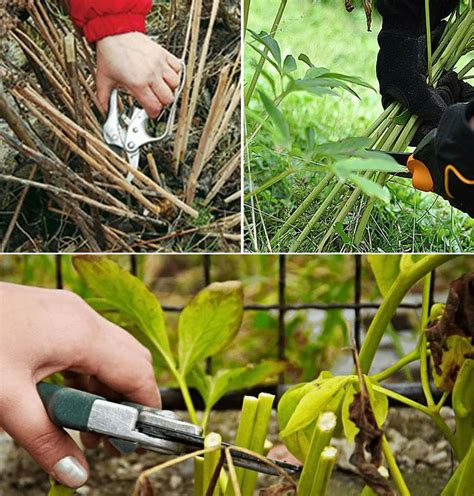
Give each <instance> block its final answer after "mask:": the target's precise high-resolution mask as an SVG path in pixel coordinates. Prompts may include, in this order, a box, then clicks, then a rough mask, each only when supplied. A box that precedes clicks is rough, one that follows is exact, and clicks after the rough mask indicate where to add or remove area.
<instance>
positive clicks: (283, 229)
mask: <svg viewBox="0 0 474 496" xmlns="http://www.w3.org/2000/svg"><path fill="white" fill-rule="evenodd" d="M333 177H334V175H333V174H326V175H325V176H324V178H323V179H322V180H321V181H320V182H319V184H318V185H317V186H316V188H314V189H313V191H312V192H311V193H310V194H309V195H308V196H307V197H306V198H305V199H304V200H303V201H302V202H301V204H300V206H299V207H298V208H297V209H296V210H295V211H294V212H293V213H292V214H291V215H290V217H288V220H286V221H285V223H284V224H283V226H281V227H280V229H279V230H278V231H277V233H276V234H275V236H274V237H273V239H272V241H271V242H272V245H273V243H275V242H276V241H278V240H279V239H280V238H281V237H282V236H283V235H284V234H286V233H287V232H288V230H289V229H290V228H291V227H292V225H293V224H294V223H295V222H296V221H297V220H298V219H299V218H300V217H301V215H302V214H303V212H304V211H305V210H306V209H307V208H308V207H309V206H310V205H311V203H313V201H314V200H315V199H316V198H317V197H318V196H319V194H320V193H321V192H322V191H323V189H324V188H325V187H326V186H327V185H328V184H329V181H331V179H332V178H333Z"/></svg>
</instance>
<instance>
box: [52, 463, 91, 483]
mask: <svg viewBox="0 0 474 496" xmlns="http://www.w3.org/2000/svg"><path fill="white" fill-rule="evenodd" d="M53 477H54V478H55V479H56V480H57V481H58V482H60V483H61V484H63V485H65V486H68V487H73V488H76V487H80V486H82V485H84V484H85V483H86V482H87V478H88V474H87V470H86V469H85V468H84V467H83V466H82V465H81V464H80V463H79V461H78V460H77V458H74V457H73V456H66V457H64V458H62V459H61V460H59V462H58V463H56V465H55V466H54V467H53Z"/></svg>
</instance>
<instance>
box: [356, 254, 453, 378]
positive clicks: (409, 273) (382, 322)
mask: <svg viewBox="0 0 474 496" xmlns="http://www.w3.org/2000/svg"><path fill="white" fill-rule="evenodd" d="M454 256H455V255H427V256H425V257H424V258H422V259H421V260H419V261H418V262H416V263H415V264H413V265H412V266H411V267H410V268H408V269H406V270H404V271H402V272H401V273H400V274H399V276H398V277H397V279H396V280H395V282H394V283H393V284H392V287H391V288H390V290H389V292H388V293H387V295H386V296H385V298H384V301H383V303H382V305H381V306H380V308H379V309H378V311H377V313H376V314H375V317H374V318H373V320H372V323H371V324H370V327H369V329H368V331H367V335H366V337H365V339H364V343H363V345H362V348H361V350H360V364H361V367H362V372H363V373H364V374H367V373H368V372H369V370H370V367H371V365H372V362H373V360H374V357H375V353H376V352H377V349H378V347H379V345H380V341H381V339H382V336H383V334H384V332H385V329H386V328H387V325H388V323H389V322H390V321H391V320H392V317H393V316H394V314H395V312H396V310H397V308H398V306H399V305H400V303H401V302H402V300H403V297H404V296H405V294H406V293H407V292H408V290H409V289H410V288H411V287H412V286H413V285H414V284H415V283H416V282H418V281H419V280H420V279H421V278H422V277H423V276H425V275H426V274H428V273H429V272H431V271H432V270H433V269H435V268H436V267H438V266H439V265H442V264H443V263H445V262H447V261H448V260H450V259H451V258H453V257H454Z"/></svg>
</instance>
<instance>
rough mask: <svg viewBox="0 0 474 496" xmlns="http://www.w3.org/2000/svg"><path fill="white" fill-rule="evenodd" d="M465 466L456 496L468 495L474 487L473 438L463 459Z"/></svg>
mask: <svg viewBox="0 0 474 496" xmlns="http://www.w3.org/2000/svg"><path fill="white" fill-rule="evenodd" d="M463 465H464V467H463V468H462V472H461V473H460V478H459V482H458V487H457V489H456V493H455V496H466V495H467V494H472V489H473V488H474V470H473V467H474V439H472V438H471V447H470V448H469V452H468V454H467V455H466V457H465V459H464V460H463Z"/></svg>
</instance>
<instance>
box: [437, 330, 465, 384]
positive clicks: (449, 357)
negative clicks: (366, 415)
mask: <svg viewBox="0 0 474 496" xmlns="http://www.w3.org/2000/svg"><path fill="white" fill-rule="evenodd" d="M446 348H447V349H446V351H444V352H443V358H442V362H441V365H440V367H441V374H438V372H437V371H436V367H433V379H434V383H435V385H436V387H437V388H439V389H441V390H442V391H452V390H453V387H454V381H455V380H456V377H457V374H458V372H459V370H460V368H461V367H462V365H463V363H464V361H465V360H466V358H465V357H466V355H468V354H470V353H473V350H474V347H473V346H472V344H471V341H470V340H469V339H468V338H465V337H463V336H458V335H456V334H455V335H452V336H448V338H447V339H446Z"/></svg>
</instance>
